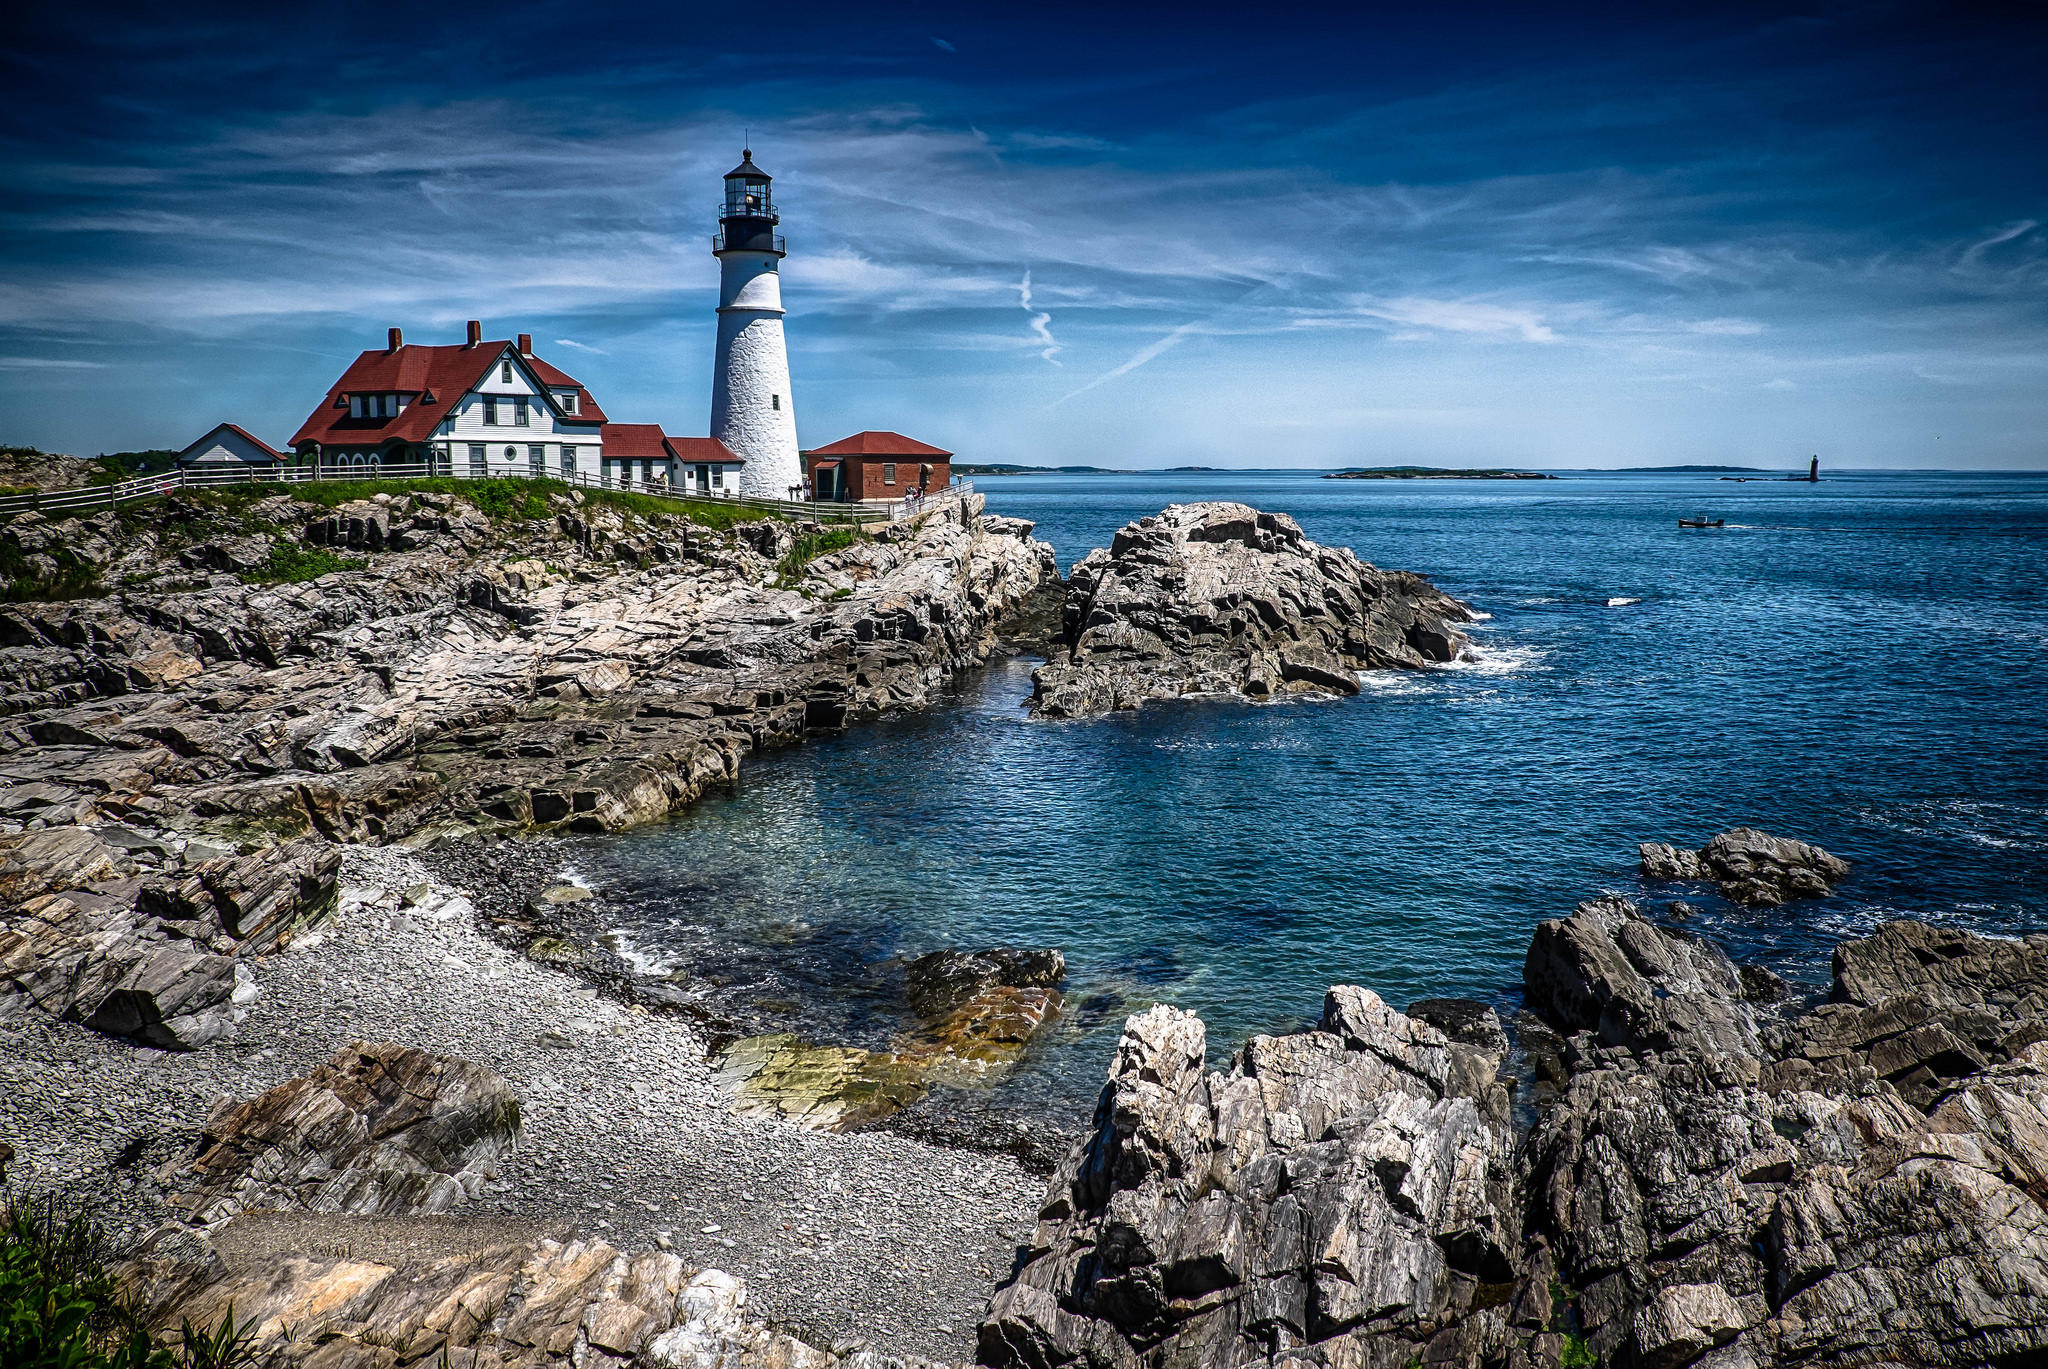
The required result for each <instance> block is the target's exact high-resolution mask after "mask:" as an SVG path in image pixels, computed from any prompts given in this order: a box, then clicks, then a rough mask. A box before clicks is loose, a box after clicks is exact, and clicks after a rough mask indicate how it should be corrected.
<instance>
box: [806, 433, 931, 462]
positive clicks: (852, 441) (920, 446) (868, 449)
mask: <svg viewBox="0 0 2048 1369" xmlns="http://www.w3.org/2000/svg"><path fill="white" fill-rule="evenodd" d="M952 454H953V453H951V452H949V451H947V450H946V449H945V448H944V447H934V446H932V445H931V444H930V443H929V442H919V441H918V440H917V439H916V438H914V437H905V436H904V435H903V434H902V433H887V432H866V433H855V434H854V435H853V436H852V437H842V438H840V439H839V440H838V441H837V442H834V443H832V444H830V445H829V446H824V447H814V448H812V449H811V450H810V452H809V453H807V455H810V456H948V457H949V456H951V455H952Z"/></svg>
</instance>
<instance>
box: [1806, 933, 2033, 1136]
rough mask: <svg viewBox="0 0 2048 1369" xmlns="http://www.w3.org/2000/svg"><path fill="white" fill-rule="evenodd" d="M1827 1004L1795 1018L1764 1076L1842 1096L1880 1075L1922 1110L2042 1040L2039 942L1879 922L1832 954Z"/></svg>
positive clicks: (1877, 1078)
mask: <svg viewBox="0 0 2048 1369" xmlns="http://www.w3.org/2000/svg"><path fill="white" fill-rule="evenodd" d="M1834 964H1835V989H1834V994H1833V997H1834V999H1835V1000H1836V1001H1834V1002H1831V1003H1827V1004H1823V1005H1821V1006H1820V1007H1819V1008H1816V1009H1815V1010H1814V1011H1813V1012H1811V1013H1809V1014H1807V1015H1806V1016H1805V1017H1803V1018H1801V1019H1799V1020H1798V1021H1796V1022H1795V1023H1792V1024H1791V1025H1790V1026H1789V1027H1788V1029H1787V1031H1786V1033H1785V1041H1784V1042H1783V1046H1782V1051H1781V1053H1782V1056H1783V1058H1782V1059H1781V1060H1780V1061H1779V1062H1778V1063H1777V1064H1776V1065H1775V1066H1774V1067H1773V1070H1772V1073H1773V1076H1774V1077H1775V1078H1776V1079H1777V1080H1778V1081H1779V1082H1780V1083H1781V1084H1782V1085H1783V1086H1785V1087H1803V1088H1828V1089H1831V1090H1836V1091H1841V1090H1847V1089H1852V1088H1857V1087H1866V1086H1868V1085H1870V1084H1872V1083H1874V1082H1875V1081H1877V1080H1883V1081H1884V1082H1886V1083H1888V1084H1889V1085H1891V1086H1892V1087H1893V1088H1896V1089H1897V1090H1898V1091H1899V1092H1900V1094H1902V1095H1903V1096H1904V1097H1905V1098H1906V1099H1907V1100H1908V1101H1909V1102H1912V1103H1913V1104H1915V1105H1916V1106H1919V1107H1923V1108H1924V1107H1928V1106H1931V1105H1932V1104H1933V1102H1934V1100H1935V1099H1936V1098H1937V1097H1938V1096H1939V1095H1940V1094H1941V1093H1942V1092H1943V1091H1944V1090H1945V1089H1946V1088H1947V1087H1948V1086H1949V1085H1950V1084H1951V1083H1953V1082H1954V1081H1956V1080H1959V1079H1963V1078H1966V1077H1968V1076H1970V1075H1972V1074H1975V1073H1977V1072H1978V1071H1979V1070H1982V1069H1985V1068H1987V1067H1989V1066H1991V1065H1995V1064H1999V1063H2001V1062H2004V1061H2007V1060H2010V1059H2012V1058H2014V1057H2015V1056H2016V1055H2017V1054H2018V1053H2019V1052H2020V1051H2021V1050H2022V1049H2024V1048H2025V1047H2026V1046H2027V1045H2029V1044H2030V1043H2032V1042H2035V1041H2040V1040H2048V936H2034V937H2029V938H2027V939H2025V940H2022V941H2006V940H1999V939H1996V938H1991V937H1980V936H1976V935H1973V934H1972V933H1969V932H1964V931H1960V930H1957V929H1954V928H1946V927H1930V926H1928V925H1926V924H1925V923H1920V922H1887V923H1885V924H1884V925H1883V926H1881V927H1879V928H1878V929H1877V931H1876V933H1875V934H1873V935H1871V936H1869V937H1866V938H1862V939H1860V940H1850V941H1844V942H1842V943H1841V944H1840V945H1838V946H1837V947H1836V948H1835V959H1834Z"/></svg>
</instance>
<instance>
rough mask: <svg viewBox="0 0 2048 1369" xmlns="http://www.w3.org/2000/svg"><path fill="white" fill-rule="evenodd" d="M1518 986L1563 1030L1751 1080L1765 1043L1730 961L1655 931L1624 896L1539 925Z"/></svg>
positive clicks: (1708, 945)
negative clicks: (1672, 1054) (1684, 1058)
mask: <svg viewBox="0 0 2048 1369" xmlns="http://www.w3.org/2000/svg"><path fill="white" fill-rule="evenodd" d="M1522 985H1523V988H1524V990H1525V992H1526V993H1527V994H1528V1001H1529V1006H1530V1007H1531V1008H1533V1009H1534V1010H1536V1011H1537V1012H1539V1013H1541V1014H1542V1015H1544V1016H1545V1017H1547V1018H1548V1019H1549V1020H1550V1021H1551V1022H1553V1023H1554V1024H1556V1025H1557V1026H1559V1027H1561V1028H1563V1029H1564V1030H1566V1031H1586V1032H1592V1033H1593V1034H1594V1035H1596V1036H1597V1037H1598V1038H1599V1039H1600V1040H1601V1041H1603V1042H1605V1043H1607V1044H1608V1045H1613V1046H1622V1047H1626V1048H1628V1049H1630V1050H1637V1051H1649V1052H1657V1051H1677V1052H1682V1053H1684V1054H1687V1055H1690V1056H1692V1057H1693V1058H1694V1059H1695V1060H1698V1061H1700V1062H1701V1063H1702V1064H1704V1065H1705V1066H1706V1067H1707V1068H1709V1069H1711V1070H1714V1071H1716V1072H1719V1073H1722V1074H1724V1075H1726V1076H1728V1077H1731V1078H1738V1079H1740V1078H1747V1079H1748V1080H1750V1081H1754V1079H1755V1077H1756V1071H1757V1069H1758V1062H1759V1060H1760V1058H1761V1056H1762V1054H1763V1048H1762V1045H1761V1043H1760V1041H1759V1040H1758V1037H1757V1023H1756V1017H1755V1014H1754V1012H1753V1011H1752V1010H1751V1008H1750V1006H1749V1005H1748V1004H1747V1003H1746V1002H1744V1001H1743V1000H1744V999H1745V997H1746V996H1747V992H1746V989H1745V986H1744V983H1743V978H1742V974H1741V972H1740V971H1739V970H1738V969H1737V968H1736V966H1735V964H1734V962H1733V961H1731V960H1730V959H1729V958H1728V956H1727V954H1726V953H1725V952H1723V951H1722V950H1721V948H1720V947H1718V946H1716V945H1714V944H1713V943H1712V942H1710V941H1705V940H1703V939H1701V938H1698V937H1694V936H1688V935H1686V934H1685V933H1682V932H1676V931H1672V930H1670V929H1668V928H1664V927H1659V926H1658V925H1656V924H1655V923H1653V922H1651V921H1649V920H1648V919H1647V918H1645V917H1643V916H1642V914H1641V913H1640V912H1639V911H1638V910H1637V908H1636V906H1635V904H1633V903H1631V902H1630V901H1629V900H1627V899H1625V898H1620V897H1615V896H1611V895H1610V896H1608V897H1605V898H1598V899H1592V900H1589V901H1587V902H1585V903H1581V904H1580V905H1579V906H1578V908H1577V910H1576V911H1574V912H1573V913H1572V915H1571V916H1570V917H1568V918H1561V919H1560V918H1553V919H1551V920H1550V921H1547V922H1543V923H1541V924H1539V925H1538V926H1537V928H1536V934H1535V936H1534V937H1533V938H1532V939H1531V941H1530V943H1529V952H1528V955H1527V956H1526V957H1525V958H1524V960H1523V964H1522Z"/></svg>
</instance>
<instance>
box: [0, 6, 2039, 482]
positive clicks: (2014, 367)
mask: <svg viewBox="0 0 2048 1369" xmlns="http://www.w3.org/2000/svg"><path fill="white" fill-rule="evenodd" d="M1653 8H1654V7H1646V6H1631V7H1619V6H1546V7H1536V6H1499V7H1495V6H1484V5H1457V4H1450V5H1443V6H1416V5H1403V6H1400V7H1398V8H1394V7H1388V8H1375V7H1369V6H1345V7H1329V8H1319V7H1316V6H1312V5H1311V6H1289V7H1278V6H1276V7H1269V8H1266V9H1260V8H1258V7H1254V6H1244V5H1236V6H1232V7H1230V8H1229V9H1219V10H1215V11H1210V10H1208V9H1205V8H1204V7H1202V6H1199V5H1178V6H1172V7H1147V6H1142V5H1129V6H1119V7H1112V6H1103V5H1100V4H1092V5H1086V6H1069V5H1063V4H1059V3H1052V4H1030V5H977V6H964V7H963V6H941V5H935V4H918V3H894V4H860V3H853V4H833V5H825V6H811V5H807V4H803V3H794V2H792V3H778V4H775V5H772V6H771V5H762V6H748V5H743V4H742V5H734V4H730V3H726V4H721V5H717V6H698V5H693V4H668V5H663V6H660V7H651V8H648V9H646V10H644V11H641V10H636V9H634V8H631V7H618V8H616V9H603V8H601V7H596V6H589V5H569V4H538V5H519V4H505V5H497V6H489V7H481V6H479V7H474V8H465V7H454V8H450V7H432V8H431V9H429V8H427V7H416V8H391V7H379V6H368V5H360V4H358V5H347V6H327V5H312V6H305V7H296V8H294V7H276V8H273V9H271V10H267V11H264V12H262V13H253V14H243V13H238V12H236V11H232V10H226V9H218V8H207V7H205V6H200V7H197V8H192V7H176V8H174V9H173V8H162V7H159V8H150V9H133V10H124V9H118V8H110V7H105V6H98V5H93V4H90V3H85V4H70V5H63V6H57V5H44V4H31V5H30V6H29V8H28V10H27V12H26V13H25V14H23V15H22V16H21V17H20V18H19V19H17V20H16V21H15V23H14V25H13V32H12V36H11V42H10V45H9V48H8V51H7V52H6V53H5V54H4V56H0V68H4V75H5V78H6V88H7V90H8V92H9V95H8V99H7V100H6V101H5V107H4V110H0V156H4V158H5V172H6V177H7V182H8V185H9V187H10V190H11V192H12V193H11V194H9V195H8V196H7V197H6V199H5V201H4V202H0V441H6V442H29V443H34V444H36V445H39V446H42V447H44V448H46V449H54V450H66V451H76V452H83V453H91V452H97V451H101V450H118V449H123V448H134V447H149V446H173V447H175V446H182V445H183V444H184V443H185V442H187V441H189V440H191V439H192V438H194V437H196V436H198V435H199V434H200V433H201V432H203V431H204V430H205V429H206V428H208V427H210V426H211V425H212V424H213V423H215V422H217V421H220V420H222V419H231V420H234V421H237V422H240V423H242V424H243V425H244V426H247V427H249V428H251V429H253V430H254V431H256V432H257V433H258V434H259V435H262V436H265V437H267V438H269V439H271V440H272V441H282V440H284V439H285V438H287V437H289V436H290V434H291V432H292V431H293V429H294V428H296V426H297V425H298V423H299V422H300V421H301V420H302V419H303V418H304V417H305V415H306V413H307V412H308V411H309V410H310V409H311V408H312V407H313V405H314V404H315V403H316V402H317V400H318V399H319V397H320V395H321V394H322V392H323V391H324V390H325V388H326V387H327V385H328V384H330V383H331V382H332V380H333V378H334V376H335V375H336V374H337V373H338V372H339V370H340V369H341V367H342V366H343V365H344V364H346V362H347V360H348V359H349V358H351V357H352V356H353V355H355V353H356V352H357V351H359V350H361V349H363V348H366V347H371V346H378V345H381V343H382V339H383V330H384V329H385V328H386V327H387V326H389V325H392V324H397V325H400V326H402V327H403V328H404V329H405V331H406V336H407V338H408V340H410V341H415V342H428V341H458V340H459V339H460V337H461V333H462V327H463V321H464V320H465V319H468V318H472V317H476V318H481V319H483V320H484V321H485V327H486V330H487V334H488V335H490V336H510V335H511V334H513V333H516V332H531V333H532V334H534V336H535V338H536V343H537V347H538V349H539V350H540V351H541V352H542V354H543V355H545V356H548V357H549V358H550V359H551V360H554V361H555V362H556V363H557V364H559V365H561V366H563V367H564V368H565V369H567V370H569V371H570V372H572V373H573V374H575V375H577V376H578V377H579V378H581V379H582V380H584V381H585V382H586V383H587V384H588V385H589V386H590V387H591V388H592V389H593V391H595V392H596V393H597V395H598V397H599V398H600V400H601V401H602V402H603V403H604V404H605V405H606V407H607V409H608V410H609V411H610V412H611V414H612V415H613V416H614V417H616V418H621V419H627V420H635V421H659V422H662V423H663V424H665V425H666V426H667V427H668V428H669V429H670V430H671V431H674V432H680V433H701V432H702V431H704V428H705V423H706V415H707V411H708V408H709V391H710V367H711V348H712V337H713V315H712V308H713V305H714V303H715V294H716V282H717V264H716V262H715V261H714V260H713V259H712V257H711V255H710V252H709V235H710V233H711V232H712V231H713V229H714V228H715V226H716V225H715V222H714V217H715V205H716V202H717V198H718V193H719V181H718V177H719V175H720V174H721V173H722V172H723V171H725V170H726V169H727V168H728V167H729V166H730V165H731V164H732V163H733V161H734V160H735V159H736V157H737V153H738V151H739V145H740V141H741V138H742V132H743V130H745V129H748V128H751V130H752V134H751V137H752V141H753V146H754V150H755V154H756V158H757V160H758V161H760V163H761V164H762V165H763V166H764V167H766V168H767V169H768V170H769V171H771V172H772V173H774V174H775V176H776V178H777V192H778V199H779V201H780V202H781V205H782V209H783V220H784V222H783V227H784V231H785V232H786V233H787V235H788V238H789V243H790V256H789V259H788V261H787V263H786V264H785V276H784V283H785V296H786V302H787V303H788V305H789V308H790V311H791V312H790V315H789V321H788V329H789V338H790V351H791V356H790V360H791V367H792V370H793V372H794V377H795V381H794V383H795V391H796V394H795V398H796V408H797V419H798V425H799V433H800V436H801V438H802V440H803V441H804V442H805V443H806V444H807V445H812V444H821V443H823V442H827V441H830V440H832V439H834V438H837V437H841V436H843V435H845V434H846V433H849V432H852V431H855V430H858V429H861V428H894V429H898V430H901V431H905V432H909V433H912V434H914V435H916V436H918V437H922V438H925V439H927V440H930V441H933V442H937V443H939V444H941V445H944V446H946V447H949V448H952V449H954V450H955V451H958V452H959V453H961V455H962V458H963V459H980V460H1008V461H1024V462H1033V463H1042V464H1071V463H1089V464H1099V465H1111V466H1160V465H1179V464H1202V465H1218V466H1233V465H1245V466H1329V465H1339V464H1391V463H1404V462H1424V463H1430V464H1496V463H1499V464H1517V465H1531V466H1546V465H1547V466H1575V465H1599V466H1609V465H1638V464H1663V463H1670V462H1692V461H1728V462H1735V463H1741V464H1762V465H1792V464H1797V463H1800V462H1803V461H1804V459H1805V457H1806V456H1807V454H1808V453H1811V452H1819V453H1821V455H1822V456H1823V459H1824V460H1828V461H1830V462H1833V463H1837V464H1841V465H1846V466H1945V467H2008V468H2010V467H2026V468H2041V467H2048V154H2044V152H2043V151H2042V149H2043V148H2048V95H2044V84H2043V79H2042V75H2041V73H2042V70H2043V58H2044V57H2048V21H2044V20H2043V19H2042V18H2040V17H2038V16H2040V15H2041V13H2042V11H2041V10H2040V9H2039V8H2038V7H2030V8H2033V14H2034V16H2036V17H2033V18H2026V17H2014V15H2015V14H2016V13H2017V10H2016V9H2015V10H2012V11H2002V10H1993V9H1984V10H1975V9H1972V8H1970V7H1964V6H1954V5H1950V6H1941V7H1932V6H1889V5H1884V4H1854V5H1847V4H1844V5H1832V4H1820V5H1813V6H1808V7H1804V8H1797V9H1794V8H1787V7H1765V6H1744V7H1728V8H1722V9H1719V10H1717V11H1714V12H1711V13H1707V12H1703V11H1700V10H1696V9H1694V10H1688V11H1687V12H1686V13H1685V14H1684V15H1674V16H1668V17H1661V18H1660V17H1657V16H1654V15H1651V14H1648V13H1647V11H1649V10H1651V9H1653ZM286 10H289V13H286V12H284V11H286Z"/></svg>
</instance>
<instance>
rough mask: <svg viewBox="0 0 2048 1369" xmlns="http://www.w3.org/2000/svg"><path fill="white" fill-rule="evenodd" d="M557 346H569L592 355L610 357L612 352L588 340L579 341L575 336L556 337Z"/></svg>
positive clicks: (573, 349)
mask: <svg viewBox="0 0 2048 1369" xmlns="http://www.w3.org/2000/svg"><path fill="white" fill-rule="evenodd" d="M555 346H557V347H567V348H569V349H571V350H572V351H577V352H589V353H590V354H591V355H592V356H601V357H608V356H610V355H611V353H610V352H608V351H606V350H605V349H604V348H602V347H593V346H591V345H590V344H589V343H587V342H578V341H576V340H575V339H574V338H565V337H558V338H556V339H555Z"/></svg>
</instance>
